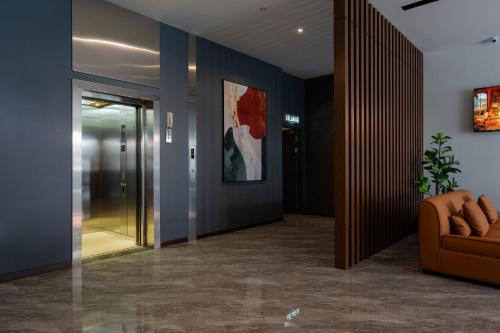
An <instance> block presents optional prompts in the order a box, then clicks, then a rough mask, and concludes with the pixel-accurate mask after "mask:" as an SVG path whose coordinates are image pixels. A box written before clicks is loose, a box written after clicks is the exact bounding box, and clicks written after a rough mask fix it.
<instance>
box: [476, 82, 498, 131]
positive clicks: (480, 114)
mask: <svg viewBox="0 0 500 333" xmlns="http://www.w3.org/2000/svg"><path fill="white" fill-rule="evenodd" d="M495 131H500V86H495V87H487V88H478V89H475V90H474V132H495Z"/></svg>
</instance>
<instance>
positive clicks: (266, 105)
mask: <svg viewBox="0 0 500 333" xmlns="http://www.w3.org/2000/svg"><path fill="white" fill-rule="evenodd" d="M226 83H229V84H234V85H238V86H243V87H246V88H248V89H253V90H256V91H258V92H261V93H263V94H264V108H265V117H264V120H265V135H264V137H263V138H262V139H261V177H260V179H250V180H234V179H227V178H226V172H225V158H226V156H225V154H226V149H225V148H226V146H225V137H226V131H225V117H226V102H225V101H226V98H225V97H226V95H225V85H226ZM221 87H222V94H221V95H222V96H221V97H222V121H221V122H222V140H221V147H222V154H221V155H222V156H221V160H222V168H221V174H222V182H223V183H224V184H255V183H262V182H265V181H266V180H267V139H268V137H267V136H268V134H269V131H268V127H269V121H268V120H269V115H268V110H269V103H268V92H267V90H266V89H262V88H257V87H255V86H252V85H250V84H246V83H239V82H235V81H233V80H228V79H224V78H223V79H222V82H221Z"/></svg>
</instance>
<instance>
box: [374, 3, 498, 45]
mask: <svg viewBox="0 0 500 333" xmlns="http://www.w3.org/2000/svg"><path fill="white" fill-rule="evenodd" d="M415 1H416V0H370V2H371V3H372V4H373V5H374V6H375V8H377V9H378V10H379V11H380V12H381V13H382V14H383V15H384V16H385V17H386V18H387V19H388V20H389V21H390V22H392V23H393V24H394V25H395V26H396V27H397V28H398V29H399V30H400V31H401V32H402V33H403V34H404V35H405V36H406V37H408V39H409V40H410V41H412V42H413V43H414V44H415V46H417V48H419V49H420V50H421V51H422V52H424V53H427V52H433V51H436V50H439V49H442V48H453V47H458V46H463V45H469V44H476V43H481V42H483V41H485V40H487V39H488V38H490V37H493V36H496V35H500V0H441V1H438V2H435V3H431V4H428V5H426V6H423V7H420V8H415V9H412V10H409V11H406V12H404V11H403V10H402V9H401V6H403V5H406V4H408V3H412V2H415ZM499 44H500V43H499ZM499 46H500V45H499Z"/></svg>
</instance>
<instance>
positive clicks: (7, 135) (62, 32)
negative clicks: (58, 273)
mask: <svg viewBox="0 0 500 333" xmlns="http://www.w3.org/2000/svg"><path fill="white" fill-rule="evenodd" d="M0 24H1V27H0V40H1V41H2V45H3V46H2V51H1V52H0V94H1V95H0V97H1V98H0V99H1V101H2V104H1V106H0V108H1V110H0V195H1V197H0V212H1V213H0V214H1V215H0V274H3V273H7V272H14V271H19V270H23V269H28V268H34V267H38V266H44V265H50V264H57V263H63V262H69V261H71V177H72V173H71V170H72V169H71V151H72V148H71V139H72V125H71V1H68V0H50V1H22V0H21V1H20V0H15V1H12V0H2V1H1V2H0Z"/></svg>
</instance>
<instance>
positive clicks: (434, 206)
mask: <svg viewBox="0 0 500 333" xmlns="http://www.w3.org/2000/svg"><path fill="white" fill-rule="evenodd" d="M468 200H474V197H473V196H472V194H471V193H470V192H469V191H466V190H459V191H454V192H450V193H446V194H443V195H438V196H434V197H430V198H427V199H425V200H423V201H422V202H421V203H420V214H419V242H420V264H421V266H422V268H423V269H430V270H439V250H440V248H441V236H443V235H447V234H450V233H451V227H450V220H449V218H450V216H452V215H455V214H457V213H458V212H460V211H461V210H462V205H463V204H464V203H465V202H466V201H468Z"/></svg>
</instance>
